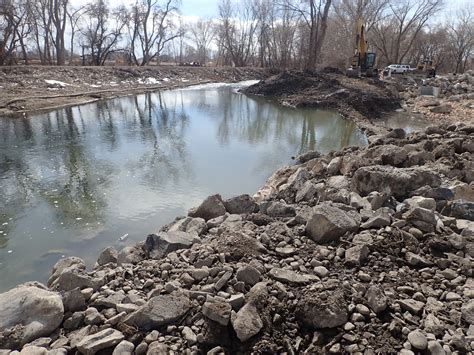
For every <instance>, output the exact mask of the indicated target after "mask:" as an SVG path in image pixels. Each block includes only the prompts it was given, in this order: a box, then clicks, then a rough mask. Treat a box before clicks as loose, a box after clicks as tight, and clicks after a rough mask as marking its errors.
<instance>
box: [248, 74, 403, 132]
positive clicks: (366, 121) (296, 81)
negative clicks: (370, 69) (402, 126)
mask: <svg viewBox="0 0 474 355" xmlns="http://www.w3.org/2000/svg"><path fill="white" fill-rule="evenodd" d="M242 91H243V92H244V93H246V94H250V95H260V96H267V97H272V98H275V99H277V100H278V101H279V102H280V103H282V104H284V105H289V106H294V107H319V108H334V109H337V110H338V111H339V112H340V113H341V114H343V115H344V116H345V117H347V118H349V119H352V120H354V121H356V123H357V124H358V125H359V126H360V127H361V128H362V129H364V130H366V131H367V132H368V133H380V132H383V131H384V130H383V129H382V128H381V127H377V122H376V121H377V118H380V117H381V116H382V115H383V114H384V113H387V112H390V111H393V110H394V109H396V108H399V107H400V98H399V95H398V91H397V88H396V86H395V85H393V84H389V83H386V82H382V81H379V80H376V79H370V78H360V79H355V78H349V77H346V76H345V75H343V74H341V73H339V72H324V71H322V72H318V73H311V72H300V71H285V72H282V73H280V74H278V75H274V76H271V77H269V78H267V79H265V80H263V81H261V82H259V83H257V84H255V85H252V86H250V87H248V88H246V89H243V90H242Z"/></svg>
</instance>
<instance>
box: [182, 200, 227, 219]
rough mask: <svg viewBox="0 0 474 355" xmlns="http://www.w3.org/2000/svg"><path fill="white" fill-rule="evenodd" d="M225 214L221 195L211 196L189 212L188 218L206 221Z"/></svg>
mask: <svg viewBox="0 0 474 355" xmlns="http://www.w3.org/2000/svg"><path fill="white" fill-rule="evenodd" d="M225 213H226V209H225V206H224V203H223V202H222V197H221V195H212V196H209V197H207V198H206V199H205V200H204V201H203V202H202V203H201V204H200V205H199V207H197V208H196V209H194V210H191V211H189V213H188V215H189V216H190V217H200V218H203V219H204V220H206V221H208V220H210V219H213V218H216V217H219V216H222V215H224V214H225Z"/></svg>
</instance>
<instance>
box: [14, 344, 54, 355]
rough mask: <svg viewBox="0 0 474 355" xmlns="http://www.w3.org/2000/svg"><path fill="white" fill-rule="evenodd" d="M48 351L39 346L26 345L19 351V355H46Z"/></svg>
mask: <svg viewBox="0 0 474 355" xmlns="http://www.w3.org/2000/svg"><path fill="white" fill-rule="evenodd" d="M47 354H48V350H46V349H45V348H43V347H40V346H34V345H27V346H25V347H24V348H23V349H21V351H20V355H47Z"/></svg>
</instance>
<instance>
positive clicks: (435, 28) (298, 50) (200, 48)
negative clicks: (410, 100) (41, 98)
mask: <svg viewBox="0 0 474 355" xmlns="http://www.w3.org/2000/svg"><path fill="white" fill-rule="evenodd" d="M179 7H180V2H179V0H136V2H135V3H134V4H133V5H130V6H124V5H121V6H116V7H114V6H112V5H111V4H110V2H108V1H107V0H90V1H89V2H88V3H87V4H85V5H82V6H73V4H72V3H71V0H0V65H8V64H18V63H24V64H30V63H32V62H39V63H41V64H45V65H65V64H86V65H105V64H107V63H108V62H110V61H111V60H112V59H115V60H117V58H119V59H120V60H121V61H122V62H121V64H129V65H148V64H152V63H153V64H155V63H159V62H160V61H161V62H163V61H174V62H176V63H186V62H188V63H190V62H193V63H196V62H197V63H199V64H207V65H211V64H212V65H233V66H239V67H240V66H261V67H269V68H279V69H288V68H299V69H306V70H313V69H315V68H317V67H320V66H332V67H339V68H345V67H346V66H347V65H348V63H349V58H350V57H351V56H352V55H353V54H354V47H355V24H356V21H357V19H362V20H363V22H364V25H365V29H366V34H367V39H368V42H369V48H370V49H371V51H374V52H376V53H377V55H378V62H379V66H381V65H387V64H398V63H406V64H412V65H416V64H417V63H419V62H421V61H423V60H427V59H430V60H433V61H434V63H435V64H436V65H437V67H438V68H439V69H440V70H445V71H455V72H463V71H465V70H466V69H469V68H472V65H473V56H474V21H473V20H474V11H473V7H474V5H473V4H472V3H470V2H468V1H466V3H465V5H464V6H463V7H461V9H460V10H457V11H455V12H448V11H447V9H446V8H445V5H444V4H443V2H442V0H276V1H275V0H240V1H238V0H221V1H220V3H219V5H218V14H217V16H216V17H214V18H212V19H211V18H209V19H200V20H198V21H197V22H196V21H192V22H191V21H186V18H185V17H183V16H180V14H179Z"/></svg>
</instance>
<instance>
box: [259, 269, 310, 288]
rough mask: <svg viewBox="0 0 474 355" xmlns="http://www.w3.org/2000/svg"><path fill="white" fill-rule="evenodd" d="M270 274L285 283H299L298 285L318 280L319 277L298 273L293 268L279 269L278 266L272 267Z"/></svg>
mask: <svg viewBox="0 0 474 355" xmlns="http://www.w3.org/2000/svg"><path fill="white" fill-rule="evenodd" d="M268 274H269V275H270V277H271V278H272V279H275V280H277V281H280V282H283V283H290V284H298V285H304V284H307V283H308V282H310V281H316V280H318V278H317V277H316V276H313V275H308V274H305V275H304V274H298V273H296V272H294V271H291V270H285V269H278V268H273V269H271V270H270V271H269V272H268Z"/></svg>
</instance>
